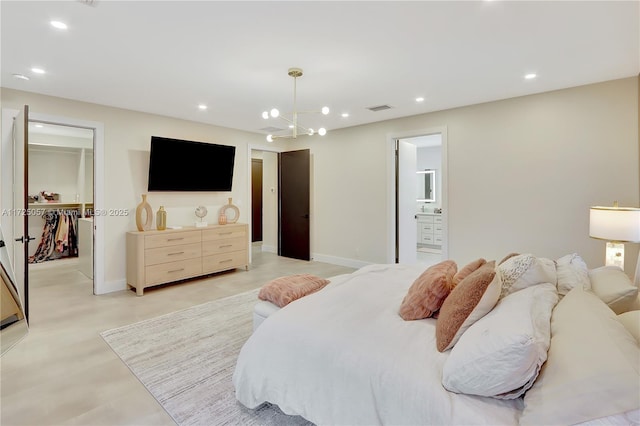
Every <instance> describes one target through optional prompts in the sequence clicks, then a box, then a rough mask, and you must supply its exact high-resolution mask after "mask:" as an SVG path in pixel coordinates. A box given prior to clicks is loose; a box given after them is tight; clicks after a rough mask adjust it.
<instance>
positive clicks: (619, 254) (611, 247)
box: [605, 242, 624, 270]
mask: <svg viewBox="0 0 640 426" xmlns="http://www.w3.org/2000/svg"><path fill="white" fill-rule="evenodd" d="M605 259H606V262H605V264H606V265H607V266H617V267H619V268H620V269H623V270H624V244H622V243H612V242H608V243H607V253H606V258H605Z"/></svg>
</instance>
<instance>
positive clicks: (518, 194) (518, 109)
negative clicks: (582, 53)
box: [2, 77, 640, 284]
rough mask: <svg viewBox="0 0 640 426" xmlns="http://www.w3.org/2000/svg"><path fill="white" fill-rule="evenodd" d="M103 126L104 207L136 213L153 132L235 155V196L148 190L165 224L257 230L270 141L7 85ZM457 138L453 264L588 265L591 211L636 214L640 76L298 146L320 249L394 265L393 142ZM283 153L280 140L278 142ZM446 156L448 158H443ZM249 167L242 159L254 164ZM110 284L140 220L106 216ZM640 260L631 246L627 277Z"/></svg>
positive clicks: (452, 151)
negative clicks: (395, 138) (252, 207)
mask: <svg viewBox="0 0 640 426" xmlns="http://www.w3.org/2000/svg"><path fill="white" fill-rule="evenodd" d="M23 104H29V105H30V107H31V111H33V112H38V113H45V114H46V113H53V112H55V114H56V115H59V116H68V117H75V118H78V119H85V120H93V121H100V122H102V123H104V125H105V126H104V129H105V169H106V172H105V173H106V176H105V182H106V183H105V187H106V188H105V190H106V197H105V203H106V207H107V208H129V209H133V208H135V206H136V205H137V204H138V203H139V202H140V194H141V193H144V192H146V180H147V176H146V173H147V167H148V151H149V140H150V136H151V135H153V134H155V135H163V136H168V137H176V138H182V139H192V140H199V141H206V142H212V143H221V144H228V145H235V146H237V147H238V149H237V151H236V160H237V161H236V166H235V172H234V182H233V186H234V190H233V192H232V193H231V194H230V195H229V194H228V193H217V194H216V193H198V194H187V193H185V194H173V193H151V194H150V195H149V202H150V203H151V205H152V206H153V208H154V210H156V209H157V208H158V207H159V206H160V205H161V204H162V205H165V206H166V207H167V211H168V216H169V223H180V224H185V223H189V222H191V221H193V220H194V219H195V216H194V215H193V210H194V209H195V207H196V206H197V205H199V204H204V205H206V206H207V208H208V209H209V211H211V212H213V211H217V210H218V209H219V207H220V206H222V205H223V204H225V203H226V199H227V197H228V196H232V197H233V199H234V204H236V205H237V206H238V207H239V208H240V221H243V222H246V221H248V217H249V215H248V211H247V206H248V198H247V197H248V193H247V188H248V187H249V184H248V181H247V177H248V176H249V173H248V170H247V164H248V162H247V161H246V158H248V153H247V144H249V143H253V144H257V145H261V144H263V136H262V135H258V134H252V133H248V132H241V131H236V130H232V129H226V128H222V127H215V126H210V125H205V124H200V123H193V122H187V121H184V120H177V119H172V118H167V117H161V116H156V115H151V114H143V113H138V112H133V111H128V110H122V109H116V108H111V107H106V106H100V105H93V104H87V103H81V102H75V101H71V100H65V99H60V98H53V97H47V96H41V95H35V94H31V93H27V92H20V91H15V90H9V89H2V107H3V108H14V109H17V108H19V107H20V106H21V105H23ZM435 127H445V128H446V129H447V135H448V136H447V140H448V152H447V153H446V157H447V158H448V188H449V192H448V194H447V196H448V202H449V212H448V215H449V216H448V226H449V235H448V242H449V257H450V258H451V259H454V260H456V261H458V262H459V263H464V262H467V261H470V260H472V259H475V258H477V257H480V256H482V257H485V258H490V259H499V258H501V257H502V256H503V255H505V254H506V253H508V252H512V251H518V252H532V253H534V254H536V255H540V256H547V257H551V258H556V257H559V256H562V255H563V254H566V253H569V252H574V251H577V252H579V253H580V254H581V255H582V256H583V257H584V258H585V260H586V261H587V263H588V264H589V265H590V266H592V267H595V266H598V265H601V264H602V263H603V262H604V243H603V242H601V241H598V240H593V239H590V238H589V236H588V209H589V206H591V205H596V204H605V205H606V204H611V203H612V202H613V200H618V201H619V202H620V204H621V205H625V206H638V205H639V194H640V187H639V182H640V176H639V166H638V158H639V156H640V153H639V152H638V151H639V150H638V79H637V78H635V77H634V78H627V79H621V80H615V81H610V82H604V83H600V84H593V85H588V86H582V87H577V88H571V89H565V90H559V91H554V92H549V93H544V94H539V95H532V96H525V97H520V98H513V99H508V100H504V101H498V102H491V103H486V104H480V105H474V106H469V107H463V108H456V109H452V110H447V111H440V112H434V113H428V114H422V115H418V116H414V117H408V118H403V119H396V120H389V121H384V122H379V123H374V124H370V125H364V126H357V127H352V128H347V129H342V130H334V131H330V132H329V133H328V134H327V135H326V136H324V137H313V138H308V137H301V138H299V139H297V140H296V141H293V142H290V144H289V145H288V146H289V147H290V148H291V149H303V148H310V149H311V151H312V171H313V176H312V182H313V188H312V192H311V194H312V203H311V204H312V208H313V210H312V222H311V224H312V253H313V254H314V257H315V258H317V259H318V258H320V259H324V260H334V261H337V262H351V263H353V264H357V263H370V262H373V263H383V262H388V261H389V260H390V259H389V247H390V246H392V245H393V241H391V239H390V237H389V235H390V233H389V232H388V231H389V229H390V227H391V226H393V225H392V223H393V221H392V218H391V217H390V216H389V213H388V205H389V203H392V202H393V200H392V199H390V198H389V196H388V193H389V186H390V185H393V182H391V181H390V179H388V174H387V172H388V167H389V162H390V161H391V159H390V158H389V155H388V149H387V144H388V139H387V138H388V135H389V134H393V133H406V132H411V131H413V130H416V129H425V128H435ZM274 146H277V143H274ZM443 154H444V153H443ZM242 159H245V160H244V161H243V160H242ZM106 227H107V229H106V232H105V236H106V240H107V241H106V249H105V258H106V279H107V281H119V282H122V283H123V284H124V277H125V264H124V259H125V256H124V254H125V253H124V238H125V237H124V236H125V233H126V231H130V230H134V229H135V220H134V218H133V216H129V217H108V218H107V219H106ZM637 254H638V247H637V246H636V245H632V244H628V245H627V256H626V265H625V270H626V271H627V273H628V274H630V275H631V274H632V273H633V270H634V268H635V260H636V256H637Z"/></svg>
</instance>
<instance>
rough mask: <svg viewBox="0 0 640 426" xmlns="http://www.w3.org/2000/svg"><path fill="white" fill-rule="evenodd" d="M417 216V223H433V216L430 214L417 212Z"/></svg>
mask: <svg viewBox="0 0 640 426" xmlns="http://www.w3.org/2000/svg"><path fill="white" fill-rule="evenodd" d="M417 216H418V222H419V223H433V216H432V215H426V214H419V215H417Z"/></svg>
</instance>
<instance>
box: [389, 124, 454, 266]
mask: <svg viewBox="0 0 640 426" xmlns="http://www.w3.org/2000/svg"><path fill="white" fill-rule="evenodd" d="M388 141H389V148H390V164H391V167H389V168H388V170H389V179H390V181H391V182H393V183H392V185H390V190H389V198H390V200H392V202H391V203H390V204H391V205H392V206H393V207H392V208H393V211H391V212H390V215H389V217H391V223H390V224H389V230H390V232H389V234H390V241H391V244H392V245H391V246H390V247H389V249H388V253H389V256H390V258H391V259H392V261H394V262H396V263H409V264H410V263H416V262H420V263H428V264H434V263H437V262H438V261H440V260H441V259H446V258H447V253H448V244H447V205H448V202H447V158H446V128H433V129H425V130H422V131H415V132H407V133H404V134H397V135H390V136H389V139H388ZM427 179H429V182H427ZM426 190H429V194H428V196H427V194H426V192H425V191H426ZM419 192H420V193H419Z"/></svg>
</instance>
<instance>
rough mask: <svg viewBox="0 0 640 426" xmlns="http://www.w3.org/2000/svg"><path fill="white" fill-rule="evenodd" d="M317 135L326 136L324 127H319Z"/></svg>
mask: <svg viewBox="0 0 640 426" xmlns="http://www.w3.org/2000/svg"><path fill="white" fill-rule="evenodd" d="M318 134H319V135H320V136H324V135H326V134H327V129H325V128H324V127H320V128H319V129H318Z"/></svg>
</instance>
